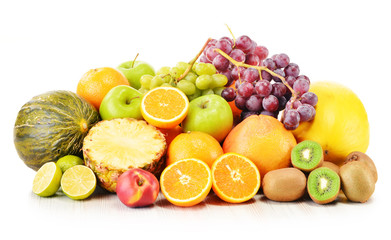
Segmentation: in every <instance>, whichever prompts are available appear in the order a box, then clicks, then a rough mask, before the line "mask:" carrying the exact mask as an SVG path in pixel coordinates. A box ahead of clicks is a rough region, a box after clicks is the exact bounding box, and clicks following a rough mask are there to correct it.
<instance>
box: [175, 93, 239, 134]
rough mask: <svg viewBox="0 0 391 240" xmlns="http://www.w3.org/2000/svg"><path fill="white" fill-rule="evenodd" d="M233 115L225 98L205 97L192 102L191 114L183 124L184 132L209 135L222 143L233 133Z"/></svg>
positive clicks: (188, 114)
mask: <svg viewBox="0 0 391 240" xmlns="http://www.w3.org/2000/svg"><path fill="white" fill-rule="evenodd" d="M232 125H233V114H232V110H231V107H230V106H229V104H228V103H227V101H225V100H224V98H222V97H220V96H218V95H215V94H210V95H204V96H201V97H198V98H195V99H193V100H192V101H191V102H190V106H189V112H188V113H187V116H186V118H185V120H183V122H182V126H183V130H184V132H187V131H200V132H205V133H208V134H209V135H211V136H213V137H214V138H216V139H217V141H219V142H222V141H223V140H224V138H225V137H226V136H227V135H228V133H229V132H230V131H231V129H232Z"/></svg>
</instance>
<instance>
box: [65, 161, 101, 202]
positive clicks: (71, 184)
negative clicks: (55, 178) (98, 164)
mask: <svg viewBox="0 0 391 240" xmlns="http://www.w3.org/2000/svg"><path fill="white" fill-rule="evenodd" d="M95 187H96V177H95V174H94V172H93V171H92V170H91V169H90V168H88V167H86V166H84V165H76V166H73V167H71V168H69V169H68V170H66V171H65V172H64V174H63V175H62V178H61V189H62V191H63V192H64V193H65V195H67V196H68V197H69V198H72V199H75V200H80V199H85V198H88V197H89V196H90V195H91V194H92V193H93V192H94V190H95Z"/></svg>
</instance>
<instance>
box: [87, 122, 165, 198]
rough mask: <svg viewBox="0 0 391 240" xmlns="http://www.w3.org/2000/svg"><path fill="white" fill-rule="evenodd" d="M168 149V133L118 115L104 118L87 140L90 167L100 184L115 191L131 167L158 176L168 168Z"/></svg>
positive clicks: (92, 130) (89, 133) (88, 164)
mask: <svg viewBox="0 0 391 240" xmlns="http://www.w3.org/2000/svg"><path fill="white" fill-rule="evenodd" d="M166 148H167V144H166V140H165V138H164V135H163V134H162V133H161V132H160V131H159V130H158V129H157V128H155V127H154V126H152V125H150V124H148V123H147V122H145V121H143V120H136V119H133V118H117V119H112V120H103V121H100V122H99V123H97V124H96V125H95V126H94V127H92V128H91V129H90V131H89V132H88V135H87V136H86V137H85V138H84V142H83V155H84V161H85V164H86V166H88V167H89V168H91V169H92V170H93V171H94V172H95V174H96V176H97V178H98V179H99V184H100V185H101V186H102V187H103V188H105V189H107V190H108V191H110V192H115V188H116V186H117V180H118V177H119V176H120V175H121V174H122V173H123V172H125V171H127V170H128V169H131V168H141V169H144V170H147V171H149V172H151V173H153V174H154V175H155V176H157V177H158V175H159V174H160V173H161V171H162V170H163V168H164V165H165V161H164V158H163V156H164V154H165V151H166Z"/></svg>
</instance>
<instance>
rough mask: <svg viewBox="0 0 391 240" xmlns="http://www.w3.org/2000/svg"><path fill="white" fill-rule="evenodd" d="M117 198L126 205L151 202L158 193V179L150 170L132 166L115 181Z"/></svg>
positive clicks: (139, 204)
mask: <svg viewBox="0 0 391 240" xmlns="http://www.w3.org/2000/svg"><path fill="white" fill-rule="evenodd" d="M116 192H117V196H118V198H119V200H120V201H121V202H122V203H123V204H125V205H126V206H128V207H144V206H148V205H151V204H153V203H154V202H155V201H156V198H157V196H158V194H159V181H158V180H157V178H156V177H155V176H154V175H153V174H152V173H150V172H148V171H145V170H142V169H139V168H132V169H130V170H128V171H126V172H124V173H123V174H122V175H121V176H120V177H119V178H118V181H117V187H116Z"/></svg>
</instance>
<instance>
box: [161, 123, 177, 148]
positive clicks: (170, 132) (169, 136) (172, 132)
mask: <svg viewBox="0 0 391 240" xmlns="http://www.w3.org/2000/svg"><path fill="white" fill-rule="evenodd" d="M157 129H159V131H160V132H162V133H163V135H164V137H165V138H166V143H167V146H169V145H170V143H171V142H172V140H174V138H175V137H176V136H178V135H179V134H181V133H183V130H182V128H181V126H179V125H178V126H176V127H174V128H168V129H167V128H157Z"/></svg>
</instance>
